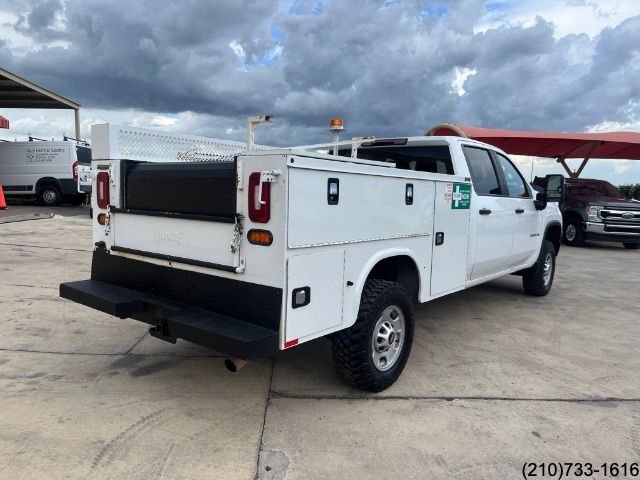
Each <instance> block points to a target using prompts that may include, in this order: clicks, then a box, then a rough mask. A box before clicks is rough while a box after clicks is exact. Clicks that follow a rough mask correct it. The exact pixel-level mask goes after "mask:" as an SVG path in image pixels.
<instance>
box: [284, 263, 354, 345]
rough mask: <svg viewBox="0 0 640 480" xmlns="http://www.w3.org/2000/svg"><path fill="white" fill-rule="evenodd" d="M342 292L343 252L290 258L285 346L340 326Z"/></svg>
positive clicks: (309, 338)
mask: <svg viewBox="0 0 640 480" xmlns="http://www.w3.org/2000/svg"><path fill="white" fill-rule="evenodd" d="M343 292H344V250H335V251H330V252H323V253H310V254H306V255H294V256H292V257H289V261H288V265H287V305H286V308H287V310H286V311H287V318H286V320H285V336H284V341H283V346H284V347H286V346H287V344H289V342H293V341H300V342H302V341H304V340H311V338H315V337H317V336H320V335H321V333H322V332H324V331H325V330H328V329H330V328H333V327H337V326H338V325H340V324H341V323H342V303H343V299H342V296H343ZM305 337H308V338H305ZM296 343H297V342H296Z"/></svg>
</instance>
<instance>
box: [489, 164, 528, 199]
mask: <svg viewBox="0 0 640 480" xmlns="http://www.w3.org/2000/svg"><path fill="white" fill-rule="evenodd" d="M495 155H496V157H497V158H498V163H499V164H500V168H501V169H502V175H503V176H504V181H505V183H506V184H507V190H509V196H510V197H527V198H528V197H530V196H531V195H530V194H529V189H528V188H527V184H526V182H525V181H524V178H522V175H520V172H519V171H518V169H517V168H516V167H515V165H514V164H513V163H511V160H509V159H508V158H507V157H505V156H504V155H501V154H499V153H496V154H495Z"/></svg>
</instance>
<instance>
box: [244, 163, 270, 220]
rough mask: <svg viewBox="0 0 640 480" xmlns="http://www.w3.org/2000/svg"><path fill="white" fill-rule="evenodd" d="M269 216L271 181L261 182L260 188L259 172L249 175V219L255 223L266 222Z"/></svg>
mask: <svg viewBox="0 0 640 480" xmlns="http://www.w3.org/2000/svg"><path fill="white" fill-rule="evenodd" d="M269 218H271V183H269V182H262V191H261V190H260V172H253V173H252V174H251V175H249V220H251V221H252V222H255V223H267V222H268V221H269Z"/></svg>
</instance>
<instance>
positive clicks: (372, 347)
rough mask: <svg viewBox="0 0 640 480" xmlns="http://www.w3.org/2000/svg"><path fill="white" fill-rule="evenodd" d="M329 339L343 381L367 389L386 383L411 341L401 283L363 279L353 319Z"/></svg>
mask: <svg viewBox="0 0 640 480" xmlns="http://www.w3.org/2000/svg"><path fill="white" fill-rule="evenodd" d="M332 340H333V361H334V364H335V367H336V370H337V372H338V374H339V375H340V376H341V377H342V378H343V379H344V380H346V381H347V383H349V384H350V385H351V386H353V387H355V388H359V389H361V390H367V391H370V392H379V391H381V390H384V389H385V388H388V387H390V386H391V385H392V384H393V383H394V382H395V381H396V380H397V379H398V377H399V376H400V374H401V373H402V370H403V369H404V366H405V364H406V363H407V359H408V358H409V353H410V352H411V343H412V341H413V309H412V307H411V302H410V300H409V297H408V295H407V292H406V290H405V289H404V287H403V286H402V285H400V284H398V283H395V282H390V281H387V280H379V279H371V280H367V282H366V283H365V286H364V289H363V291H362V298H361V300H360V309H359V311H358V319H357V320H356V323H355V324H354V325H353V326H352V327H351V328H347V329H345V330H342V331H340V332H337V333H336V334H334V335H333V338H332Z"/></svg>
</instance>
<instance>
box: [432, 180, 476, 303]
mask: <svg viewBox="0 0 640 480" xmlns="http://www.w3.org/2000/svg"><path fill="white" fill-rule="evenodd" d="M434 203H435V204H434V209H433V211H434V221H433V244H432V245H433V255H432V261H431V295H439V294H442V293H445V292H448V291H450V290H454V289H457V288H461V287H464V283H465V280H466V270H467V247H468V244H469V213H470V212H471V206H472V205H471V185H470V184H469V183H447V182H436V194H435V202H434Z"/></svg>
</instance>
